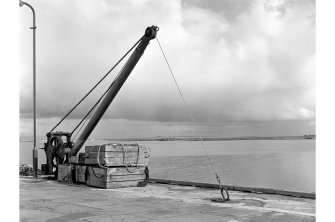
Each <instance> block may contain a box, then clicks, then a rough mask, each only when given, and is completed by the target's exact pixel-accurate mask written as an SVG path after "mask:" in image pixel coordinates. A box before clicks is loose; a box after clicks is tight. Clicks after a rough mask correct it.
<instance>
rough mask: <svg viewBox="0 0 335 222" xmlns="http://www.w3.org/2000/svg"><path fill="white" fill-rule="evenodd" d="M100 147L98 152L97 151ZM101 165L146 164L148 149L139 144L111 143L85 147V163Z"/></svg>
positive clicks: (148, 154) (148, 155)
mask: <svg viewBox="0 0 335 222" xmlns="http://www.w3.org/2000/svg"><path fill="white" fill-rule="evenodd" d="M99 147H100V152H99ZM98 156H99V162H100V164H101V165H103V166H108V167H110V166H124V165H136V164H139V165H148V161H149V158H150V149H149V148H148V147H147V146H145V145H141V144H123V145H122V144H119V143H111V144H105V145H101V146H100V145H97V146H86V147H85V164H86V165H97V164H98Z"/></svg>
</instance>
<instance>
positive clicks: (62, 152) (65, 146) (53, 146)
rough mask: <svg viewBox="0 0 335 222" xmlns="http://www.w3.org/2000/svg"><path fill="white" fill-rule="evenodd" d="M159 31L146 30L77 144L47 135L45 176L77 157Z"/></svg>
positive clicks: (64, 134)
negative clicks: (59, 165) (61, 164)
mask: <svg viewBox="0 0 335 222" xmlns="http://www.w3.org/2000/svg"><path fill="white" fill-rule="evenodd" d="M158 30H159V28H158V27H157V26H151V27H148V28H146V30H145V34H144V35H143V37H142V38H141V39H140V41H139V43H138V45H137V47H136V49H135V50H134V51H133V53H132V54H131V56H130V57H129V59H128V61H127V62H126V63H125V65H124V67H123V69H122V70H121V72H120V73H119V75H118V77H117V78H116V79H115V81H113V83H112V84H111V85H110V87H109V90H108V91H107V93H106V95H105V96H104V98H103V100H102V101H101V102H100V104H99V105H98V107H97V108H96V110H95V112H94V113H93V115H92V118H91V119H90V120H89V122H88V123H87V125H86V127H85V128H84V129H83V131H82V133H81V134H80V136H79V137H78V140H77V141H76V142H75V143H73V142H72V139H71V136H72V133H68V132H62V131H56V132H48V133H47V142H46V143H45V144H44V148H42V149H44V151H45V154H46V160H47V163H46V164H42V172H44V174H48V175H51V174H54V170H53V169H54V168H55V167H56V173H57V165H58V164H60V163H61V162H62V163H64V161H65V160H66V159H64V158H65V156H67V157H68V158H69V157H71V156H76V155H77V153H78V152H79V150H80V149H81V148H82V146H83V145H84V144H85V142H86V140H87V139H88V137H89V136H90V135H91V133H92V131H93V130H94V128H95V127H96V125H97V124H98V123H99V121H100V119H101V118H102V116H103V115H104V113H105V112H106V110H107V108H108V107H109V105H110V104H111V103H112V102H113V100H114V98H115V96H116V95H117V93H118V92H119V90H120V89H121V87H122V86H123V84H124V83H125V81H126V80H127V78H128V76H129V75H130V73H131V71H132V70H133V69H134V67H135V66H136V64H137V62H138V61H139V60H140V58H141V56H142V54H143V53H144V51H145V49H146V47H147V46H148V44H149V42H150V40H152V39H154V38H155V37H156V35H157V31H158ZM63 137H66V139H65V140H63ZM68 158H67V160H68ZM55 161H56V162H55Z"/></svg>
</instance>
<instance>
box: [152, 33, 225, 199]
mask: <svg viewBox="0 0 335 222" xmlns="http://www.w3.org/2000/svg"><path fill="white" fill-rule="evenodd" d="M156 40H157V43H158V46H159V48H160V50H161V52H162V54H163V56H164V59H165V62H166V64H167V66H168V68H169V70H170V73H171V75H172V78H173V80H174V83H175V84H176V86H177V88H178V91H179V95H180V97H181V98H182V100H183V103H184V105H185V107H186V110H187V112H188V115H189V117H190V119H191V121H192V123H193V127H194V131H195V133H196V134H197V136H198V137H199V139H200V142H201V144H202V147H203V149H204V150H205V152H206V154H207V157H208V160H209V162H210V164H211V166H212V170H213V172H214V174H215V177H216V179H217V181H218V183H219V186H220V190H221V195H222V197H223V201H227V200H229V194H228V191H227V188H226V187H225V186H223V185H222V184H221V180H220V177H219V175H218V174H217V172H216V170H215V167H214V164H213V162H212V160H211V158H210V156H209V153H208V151H207V149H206V146H205V144H204V141H203V139H202V136H201V135H200V133H199V130H198V128H199V127H198V124H197V123H196V121H195V119H194V117H193V115H192V112H191V110H190V108H189V106H188V104H187V102H186V100H185V98H184V96H183V94H182V92H181V89H180V87H179V84H178V82H177V80H176V77H175V75H174V74H173V71H172V69H171V66H170V64H169V62H168V60H167V58H166V56H165V53H164V51H163V48H162V46H161V44H160V43H159V40H158V38H157V36H156ZM223 190H225V191H226V194H227V198H225V197H224V194H223Z"/></svg>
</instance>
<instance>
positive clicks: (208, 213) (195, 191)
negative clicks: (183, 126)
mask: <svg viewBox="0 0 335 222" xmlns="http://www.w3.org/2000/svg"><path fill="white" fill-rule="evenodd" d="M230 194H231V201H230V202H226V203H220V202H218V200H219V199H220V192H219V191H218V190H217V189H209V188H201V187H192V186H179V185H171V184H149V185H147V186H146V187H131V188H120V189H110V190H106V189H97V188H93V187H87V186H86V185H74V184H66V183H61V182H57V181H53V180H45V179H33V178H28V177H26V178H20V221H25V222H28V221H29V222H30V221H31V222H32V221H34V222H38V221H48V222H53V221H54V222H55V221H60V222H62V221H76V222H79V221H81V222H84V221H85V222H91V221H92V222H93V221H102V222H103V221H131V222H137V221H158V222H163V221H206V222H209V221H230V222H237V221H315V200H314V199H308V198H297V197H290V196H282V195H274V194H258V193H246V192H240V191H230Z"/></svg>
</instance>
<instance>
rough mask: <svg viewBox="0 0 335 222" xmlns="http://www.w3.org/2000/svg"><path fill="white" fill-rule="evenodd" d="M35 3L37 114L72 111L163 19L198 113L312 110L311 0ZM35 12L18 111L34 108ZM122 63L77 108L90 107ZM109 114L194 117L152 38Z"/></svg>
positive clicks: (163, 31)
mask: <svg viewBox="0 0 335 222" xmlns="http://www.w3.org/2000/svg"><path fill="white" fill-rule="evenodd" d="M303 2H305V1H303ZM36 11H37V12H38V13H37V16H38V17H37V27H38V29H37V41H38V42H37V47H38V48H37V58H38V62H37V67H38V69H37V75H38V77H37V96H38V97H37V99H38V104H37V108H38V116H39V117H43V118H52V117H57V118H59V117H62V116H63V115H65V113H66V112H67V111H68V110H69V109H70V108H71V107H72V106H73V105H74V104H75V103H76V102H77V101H78V100H79V99H80V98H81V97H82V96H83V95H84V94H85V93H86V92H87V91H88V90H89V89H90V88H91V87H92V86H93V85H94V84H95V83H96V82H97V81H98V80H99V78H100V77H102V76H103V75H104V74H105V73H106V72H107V71H108V70H109V69H110V68H111V67H112V65H113V64H114V63H115V62H116V61H117V60H118V58H120V57H121V56H122V55H123V54H124V53H125V52H126V51H127V50H128V49H129V48H130V46H131V45H132V44H133V43H135V42H136V41H137V40H138V39H139V37H140V36H141V35H142V34H143V32H144V29H145V28H146V27H147V26H149V25H152V24H156V25H158V26H159V27H160V31H159V33H158V38H159V41H160V42H161V44H162V46H163V48H164V50H165V53H166V55H167V57H168V59H169V62H170V65H171V66H172V69H173V71H174V72H175V75H176V78H177V80H178V82H179V85H180V87H181V89H182V92H183V93H184V96H185V98H186V100H187V101H188V103H189V105H190V108H191V110H192V111H193V113H194V116H195V118H196V119H197V120H198V121H200V122H203V123H204V122H211V123H215V122H220V121H221V122H224V121H265V120H266V121H271V120H275V121H277V120H292V119H293V120H305V119H308V120H313V119H314V118H315V95H314V94H315V86H314V78H315V74H314V69H315V68H314V60H315V43H314V41H315V3H314V1H308V2H307V3H306V4H303V3H302V1H298V0H297V1H256V0H255V1H204V0H201V1H200V0H197V1H195V0H194V1H186V0H185V1H178V0H174V1H156V0H155V1H154V0H152V1H150V0H146V1H135V0H133V1H131V0H127V1H121V0H119V1H117V0H115V1H98V2H97V1H93V0H85V1H50V0H47V1H41V2H38V3H36ZM28 16H29V15H28V13H27V14H22V15H21V18H20V21H21V28H20V33H21V36H20V49H21V61H22V66H21V70H22V72H21V76H20V113H21V117H31V113H32V105H31V101H32V97H31V95H32V93H31V88H32V83H31V48H30V41H31V33H30V31H29V30H28V28H27V27H29V25H30V24H29V21H28V20H27V19H26V18H27V17H28ZM116 72H117V70H116ZM116 72H114V73H113V74H112V76H111V77H110V78H109V79H108V81H107V82H106V83H104V85H103V86H102V87H101V88H99V89H98V90H97V92H95V93H94V94H93V95H92V96H91V97H89V98H88V101H87V102H85V104H83V105H82V106H80V108H79V109H78V110H77V111H76V113H74V114H73V115H72V116H71V118H81V117H82V116H84V115H85V113H86V111H88V109H89V107H90V106H91V105H92V104H93V103H94V102H95V101H96V100H97V98H98V97H99V95H101V94H102V92H103V91H104V89H105V88H106V87H107V86H108V84H109V83H111V81H112V79H113V76H115V74H116ZM105 118H112V119H128V120H138V121H158V122H167V123H168V122H185V121H188V120H189V118H188V117H187V115H186V112H185V108H184V106H183V104H182V100H181V98H180V97H179V95H178V91H177V88H176V86H175V85H174V83H173V81H172V78H171V76H170V74H169V71H168V68H167V66H166V64H165V63H164V60H163V57H162V55H161V53H160V51H159V48H158V46H157V43H156V42H155V41H152V42H151V44H150V45H149V46H148V48H147V50H146V52H145V54H144V55H143V57H142V58H141V60H140V61H139V63H138V65H137V66H136V67H135V69H134V71H133V73H132V74H131V76H130V77H129V79H128V80H127V82H126V83H125V85H124V87H123V88H122V89H121V90H120V92H119V95H118V96H117V97H116V99H115V101H114V102H113V104H112V105H111V107H110V108H109V110H108V111H107V113H106V114H105Z"/></svg>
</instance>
